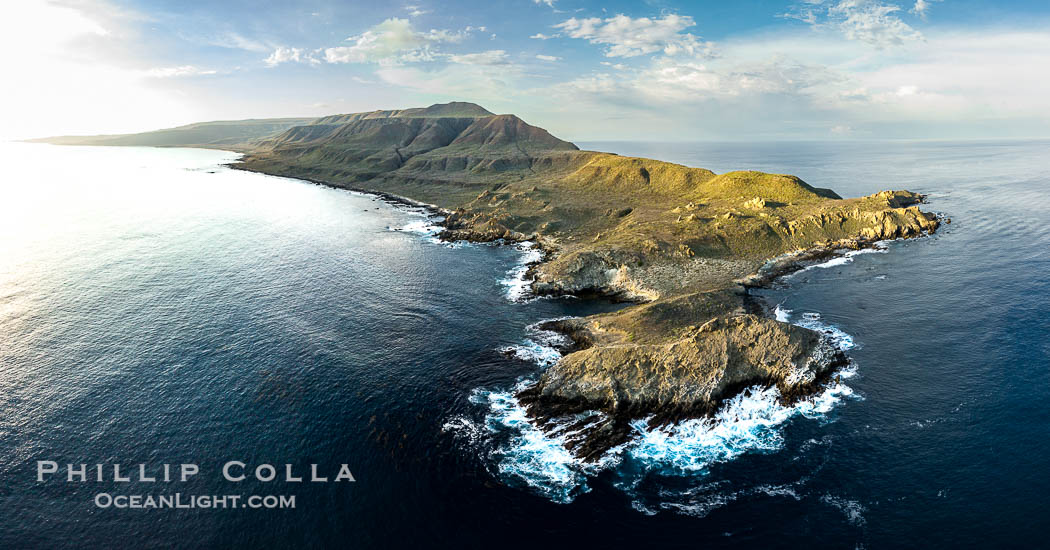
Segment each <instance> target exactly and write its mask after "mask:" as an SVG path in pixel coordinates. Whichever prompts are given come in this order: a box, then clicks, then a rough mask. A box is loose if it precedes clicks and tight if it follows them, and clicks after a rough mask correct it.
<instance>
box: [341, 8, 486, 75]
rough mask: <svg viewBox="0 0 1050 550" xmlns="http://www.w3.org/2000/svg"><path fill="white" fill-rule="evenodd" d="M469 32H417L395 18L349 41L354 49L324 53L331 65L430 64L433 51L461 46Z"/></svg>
mask: <svg viewBox="0 0 1050 550" xmlns="http://www.w3.org/2000/svg"><path fill="white" fill-rule="evenodd" d="M467 35H468V34H467V32H466V31H462V32H460V31H449V30H439V29H431V30H429V31H417V30H416V29H415V28H413V26H412V23H411V22H410V21H409V20H407V19H400V18H397V17H392V18H390V19H387V20H386V21H383V22H382V23H380V24H378V25H376V26H374V27H372V28H370V29H368V30H367V31H365V32H363V33H361V34H359V35H357V36H351V37H350V38H348V39H347V40H348V41H351V42H353V45H351V46H336V47H332V48H325V49H324V60H325V61H327V62H328V63H380V64H392V63H399V62H402V61H428V60H432V59H434V58H435V52H433V51H432V47H433V46H435V45H437V44H441V43H446V42H460V41H462V40H463V39H464V38H466V37H467Z"/></svg>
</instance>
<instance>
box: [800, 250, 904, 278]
mask: <svg viewBox="0 0 1050 550" xmlns="http://www.w3.org/2000/svg"><path fill="white" fill-rule="evenodd" d="M886 243H887V241H878V242H876V243H874V245H873V246H872V247H871V248H861V249H859V250H848V251H846V252H845V253H844V254H842V255H841V256H835V257H834V258H831V259H830V260H827V261H824V262H821V263H819V264H813V265H808V266H806V267H804V268H802V269H801V270H799V271H796V272H795V273H793V274H792V275H797V274H799V273H804V272H806V271H809V270H811V269H828V268H831V267H838V266H842V265H846V264H850V263H853V259H854V258H856V257H857V256H860V255H861V254H885V253H886V252H888V251H889V249H888V248H887V247H886ZM790 276H791V275H789V277H790Z"/></svg>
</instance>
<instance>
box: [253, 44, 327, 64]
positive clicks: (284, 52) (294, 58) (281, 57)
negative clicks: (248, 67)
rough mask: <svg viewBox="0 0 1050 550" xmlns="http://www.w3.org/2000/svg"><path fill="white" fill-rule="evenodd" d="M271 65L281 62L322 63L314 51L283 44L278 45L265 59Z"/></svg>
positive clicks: (264, 61)
mask: <svg viewBox="0 0 1050 550" xmlns="http://www.w3.org/2000/svg"><path fill="white" fill-rule="evenodd" d="M263 63H266V64H267V65H268V66H270V67H276V66H277V65H280V64H281V63H315V64H316V63H320V60H318V59H317V57H315V56H314V52H310V51H307V50H304V49H302V48H285V47H283V46H281V47H278V48H277V49H275V50H274V51H273V53H271V54H270V56H269V57H267V58H266V59H264V60H263Z"/></svg>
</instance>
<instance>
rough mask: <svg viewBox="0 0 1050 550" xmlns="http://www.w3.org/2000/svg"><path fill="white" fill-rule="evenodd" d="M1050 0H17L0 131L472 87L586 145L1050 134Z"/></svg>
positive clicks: (83, 127)
mask: <svg viewBox="0 0 1050 550" xmlns="http://www.w3.org/2000/svg"><path fill="white" fill-rule="evenodd" d="M1048 23H1050V2H1047V1H1046V0H1031V1H1026V0H1016V1H1010V0H1000V1H994V0H793V1H787V0H784V1H782V0H740V1H734V2H727V1H725V0H719V1H712V2H708V1H692V2H676V1H670V0H667V1H664V0H649V1H635V2H627V1H612V2H589V1H582V0H507V1H503V2H496V1H488V2H465V1H442V2H438V1H436V0H407V1H406V2H399V1H398V0H387V1H382V2H377V1H374V0H372V1H334V0H284V1H281V2H272V3H267V2H259V1H257V0H253V1H248V0H231V1H226V2H220V1H215V0H211V1H196V0H54V1H49V0H20V1H19V2H17V3H11V4H10V5H7V6H6V7H5V16H4V17H3V18H2V20H0V67H2V68H3V72H4V79H3V84H2V86H0V94H2V97H0V99H2V101H0V120H2V121H3V124H2V125H0V138H4V139H17V138H26V137H38V136H47V135H60V134H99V133H122V132H135V131H143V130H150V129H156V128H164V127H172V126H177V125H180V124H187V123H191V122H197V121H204V120H230V119H244V118H269V117H288V116H296V117H301V116H321V115H327V114H334V113H347V112H359V111H369V110H374V109H394V108H406V107H415V106H426V105H430V104H432V103H439V102H447V101H471V102H475V103H478V104H480V105H482V106H484V107H486V108H487V109H489V110H491V111H493V112H498V113H514V114H517V115H519V116H520V117H522V118H523V119H525V120H526V121H527V122H530V123H532V124H535V125H538V126H541V127H544V128H547V129H548V130H550V131H551V132H552V133H553V134H555V135H557V136H559V137H562V138H565V139H570V140H577V141H595V140H636V141H641V140H646V141H691V140H734V141H736V140H795V139H819V140H825V139H833V140H844V139H1000V138H1027V137H1050V24H1048Z"/></svg>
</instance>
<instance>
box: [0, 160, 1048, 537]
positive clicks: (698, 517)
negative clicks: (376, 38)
mask: <svg viewBox="0 0 1050 550" xmlns="http://www.w3.org/2000/svg"><path fill="white" fill-rule="evenodd" d="M580 145H581V146H582V147H585V148H594V149H601V150H608V151H613V152H617V153H621V154H630V155H639V156H648V157H654V158H659V159H662V160H668V161H673V162H679V163H683V164H687V165H692V166H702V167H706V168H710V169H713V170H715V171H717V172H722V171H727V170H732V169H744V168H746V169H757V170H764V171H770V172H778V173H790V174H795V175H798V176H800V177H802V178H803V179H805V180H806V181H807V182H809V183H811V184H813V185H816V186H819V187H830V188H833V189H835V190H836V191H838V192H839V193H840V194H841V195H843V196H860V195H866V194H870V193H873V192H877V191H879V190H882V189H902V188H904V189H910V190H913V191H918V192H922V193H927V194H929V205H928V206H927V208H929V209H931V210H933V211H936V212H939V213H941V214H942V215H944V216H946V217H950V218H951V223H950V224H948V225H945V226H944V227H943V229H942V230H941V231H940V232H938V233H937V234H936V235H934V236H931V237H927V238H922V239H918V240H912V241H904V242H890V243H884V245H883V246H882V247H881V249H880V250H876V251H870V252H867V253H863V254H852V255H850V256H847V257H842V258H838V259H836V260H833V261H831V262H828V263H825V264H822V265H819V266H814V267H812V268H810V269H807V270H805V271H803V272H800V273H798V274H796V275H793V276H791V277H789V278H787V279H785V280H784V281H783V282H782V284H781V285H779V286H778V288H775V289H772V290H767V291H763V292H761V294H762V296H763V299H765V300H766V301H767V302H768V303H769V305H770V307H771V308H773V309H774V310H775V314H776V315H777V316H778V317H779V318H781V319H783V320H786V321H789V322H793V323H798V324H801V325H804V326H809V327H811V328H816V329H818V330H823V331H826V332H827V333H828V334H829V336H831V337H833V338H834V340H835V342H836V343H837V345H839V346H840V347H841V348H843V349H847V350H848V353H849V355H850V356H851V357H852V359H853V364H852V365H851V366H850V367H849V368H848V369H847V371H846V372H845V373H843V376H842V377H841V380H840V381H839V383H837V384H835V385H833V386H832V387H830V388H829V389H828V390H827V391H825V392H824V393H822V394H821V395H818V396H816V397H815V398H813V399H810V400H808V401H805V402H803V403H800V404H799V405H797V406H795V407H791V408H785V407H782V406H780V405H778V404H777V401H776V395H775V393H774V392H773V391H770V390H767V391H760V390H758V389H755V390H754V391H748V392H745V394H742V395H741V396H740V397H739V398H737V399H735V400H733V401H732V402H731V403H730V404H729V405H728V406H727V408H726V409H725V410H724V411H723V413H722V414H720V415H719V416H718V417H717V418H715V419H712V420H705V421H690V422H685V423H683V424H681V425H678V426H675V427H673V428H671V429H667V430H647V429H646V428H645V427H644V425H642V424H639V425H638V426H637V432H638V433H637V437H636V439H635V441H634V442H633V443H631V444H629V445H627V446H625V447H623V448H619V449H616V450H615V451H614V452H611V453H610V454H609V455H607V456H606V457H605V458H604V459H603V460H602V461H601V462H599V463H598V464H594V465H581V464H579V463H577V462H576V461H574V460H572V458H571V457H570V456H569V455H568V454H567V453H565V452H564V450H563V449H562V448H561V447H560V445H559V444H558V439H557V435H555V436H554V437H549V436H545V435H543V434H541V433H540V432H538V431H536V430H535V429H534V428H532V427H531V426H530V425H529V424H528V422H527V421H526V420H525V418H524V416H523V414H522V411H521V409H520V407H518V406H517V403H516V402H515V401H514V399H513V390H514V388H515V387H516V386H518V385H520V384H522V383H525V382H527V381H528V380H531V379H534V378H535V377H536V376H538V374H539V373H540V372H542V369H543V368H544V367H545V366H547V365H549V364H551V363H552V362H553V361H556V360H557V357H558V356H557V352H556V351H554V348H553V347H552V344H553V343H555V340H556V338H557V337H556V336H555V335H552V334H547V333H543V332H542V331H537V330H535V328H534V326H533V325H534V324H535V323H537V322H538V321H541V320H544V319H550V318H555V317H563V316H578V315H587V314H590V313H594V312H598V311H605V310H610V309H614V308H617V307H622V306H619V305H616V304H610V303H605V302H601V301H589V300H573V299H564V300H551V299H538V300H537V299H531V297H530V296H529V295H528V293H527V290H526V287H525V286H524V284H523V281H522V280H521V277H522V275H523V274H524V267H523V266H524V264H525V263H526V262H528V261H532V260H535V259H536V255H537V254H536V252H535V251H534V250H531V249H530V248H529V247H528V246H517V247H511V246H491V245H473V244H464V243H455V244H448V243H441V242H438V241H437V240H436V239H435V238H434V228H433V223H434V220H433V219H432V218H429V217H428V216H427V213H426V212H424V211H423V210H421V209H418V208H406V207H404V206H396V205H391V204H388V203H386V202H383V201H382V200H379V199H377V198H375V197H372V196H368V195H363V194H357V193H351V192H346V191H340V190H334V189H328V188H324V187H320V186H316V185H312V184H309V183H305V182H301V181H296V180H292V179H285V178H277V177H270V176H265V175H260V174H251V173H244V172H238V171H235V170H231V169H228V168H225V167H224V166H223V164H224V163H227V162H230V161H232V160H234V159H236V158H237V155H235V154H233V153H227V152H222V151H206V150H193V149H151V148H88V147H55V146H48V145H35V144H2V145H0V160H2V163H3V166H4V177H3V178H2V179H0V548H81V547H96V546H115V547H169V546H180V547H191V548H192V547H235V548H260V547H322V546H326V547H331V546H345V547H352V548H391V547H426V548H479V547H486V548H519V547H529V548H534V547H537V546H538V547H546V548H558V547H591V546H593V547H603V548H623V547H638V548H679V547H682V548H686V547H688V548H698V547H702V548H729V547H732V548H792V547H799V546H803V545H805V546H808V547H818V548H860V547H863V548H887V547H922V548H985V547H988V546H1013V547H1032V546H1043V545H1045V537H1046V535H1045V532H1046V528H1047V527H1046V526H1047V524H1048V521H1050V511H1048V510H1047V506H1046V504H1045V502H1044V498H1045V495H1047V494H1050V481H1048V476H1050V263H1048V262H1050V252H1048V250H1050V142H1046V141H1018V142H1006V141H1000V142H951V143H948V142H827V143H822V142H807V143H758V144H710V143H690V144H681V143H676V144H655V143H583V144H580ZM38 460H53V461H56V462H58V463H60V464H61V465H62V470H60V474H59V475H56V476H53V477H51V478H48V479H47V480H46V481H44V482H39V481H37V477H36V473H37V472H36V461H38ZM231 460H238V461H241V462H244V463H245V464H246V465H248V469H249V473H250V470H251V469H252V468H253V467H254V466H256V465H258V464H272V465H275V467H276V469H277V470H278V472H279V473H280V474H281V475H280V476H278V481H273V482H269V483H266V482H261V481H257V480H253V479H251V478H249V479H247V480H245V481H243V482H239V483H232V482H228V481H225V480H224V479H223V478H222V477H221V474H220V473H219V469H220V468H221V466H222V465H223V464H224V463H225V462H227V461H231ZM66 463H74V464H79V463H86V464H89V465H94V464H98V463H101V464H106V465H110V464H113V463H119V464H121V465H125V471H126V470H127V469H132V468H137V465H138V464H139V463H144V464H147V467H148V468H151V470H150V471H149V472H147V473H150V472H155V471H156V468H159V467H160V465H162V464H165V463H167V464H172V465H173V468H177V467H178V465H179V464H182V463H192V464H197V465H199V469H200V473H199V474H198V475H196V476H194V477H193V478H191V479H190V480H189V481H187V482H185V483H179V482H171V483H164V482H153V483H150V482H143V481H138V480H137V478H136V479H133V481H131V482H114V481H112V479H111V477H112V476H110V475H109V474H108V473H107V476H106V480H105V481H103V482H97V481H88V482H66V481H65V478H64V473H65V464H66ZM344 463H345V464H347V465H348V467H349V469H350V470H351V471H352V474H353V476H354V478H355V481H354V482H353V483H345V482H341V483H335V482H331V481H330V482H327V483H319V482H309V481H307V482H298V483H297V482H284V481H280V479H281V478H282V477H283V470H284V465H285V464H291V465H293V469H294V472H295V473H296V475H304V474H305V475H307V476H308V475H309V468H310V464H317V465H318V468H319V470H320V471H319V474H320V475H322V476H326V475H327V476H328V477H329V478H330V479H332V478H334V477H335V475H336V473H337V471H338V468H339V465H340V464H344ZM89 468H93V466H89ZM107 468H110V466H107ZM133 473H134V472H133ZM93 475H94V470H93V469H92V470H89V476H93ZM89 479H92V478H91V477H89ZM176 492H178V493H181V494H183V495H184V496H188V495H224V494H239V495H244V496H247V495H252V494H255V495H294V496H295V499H296V500H295V508H294V509H250V508H244V509H241V508H237V509H152V510H141V509H115V508H113V507H110V508H99V507H97V506H96V505H95V497H96V495H97V494H99V493H107V494H111V495H121V494H122V495H133V494H140V495H155V496H156V495H171V494H173V493H176Z"/></svg>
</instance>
